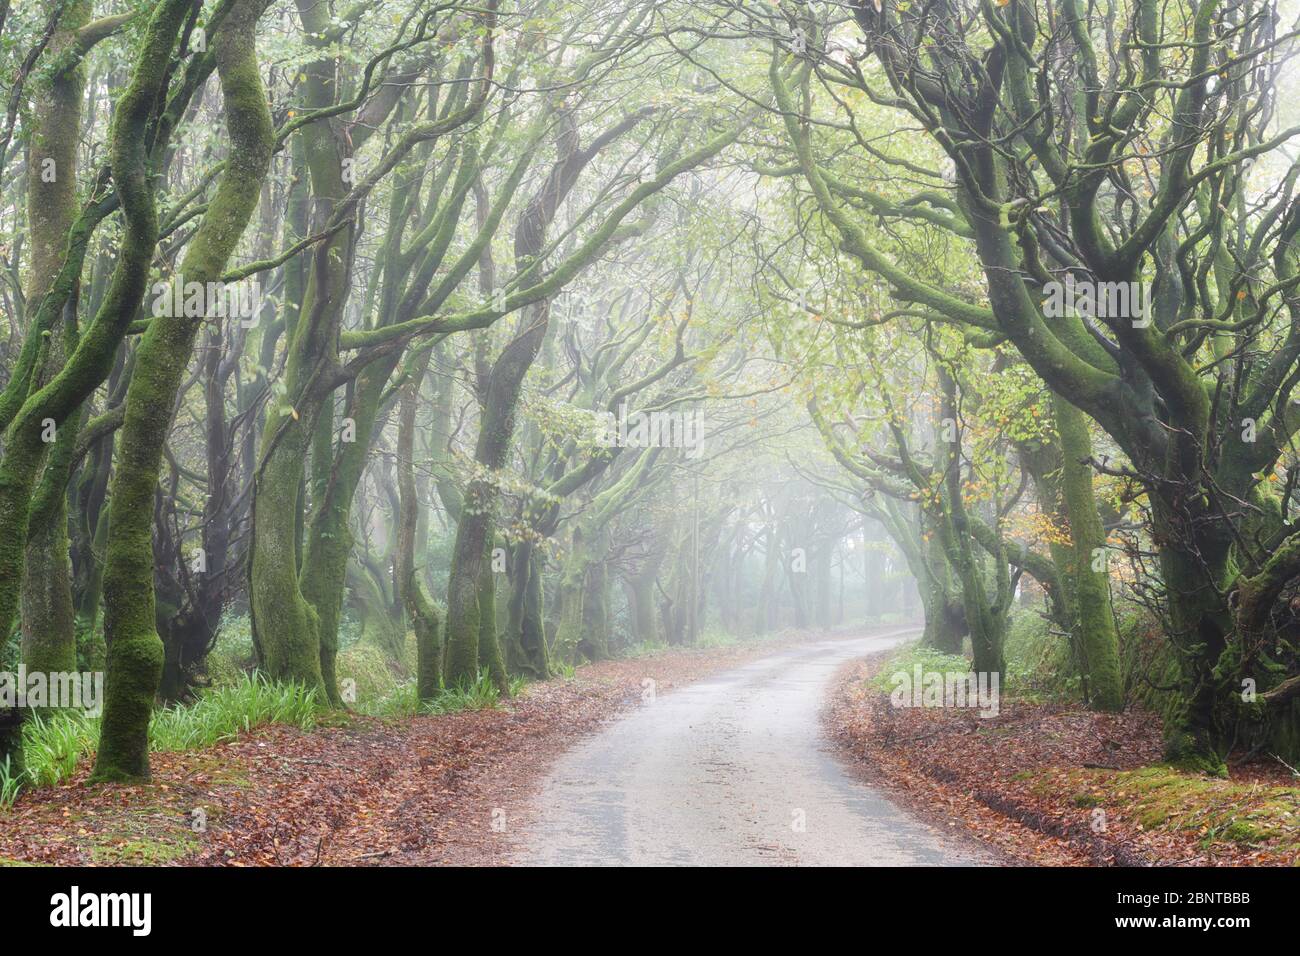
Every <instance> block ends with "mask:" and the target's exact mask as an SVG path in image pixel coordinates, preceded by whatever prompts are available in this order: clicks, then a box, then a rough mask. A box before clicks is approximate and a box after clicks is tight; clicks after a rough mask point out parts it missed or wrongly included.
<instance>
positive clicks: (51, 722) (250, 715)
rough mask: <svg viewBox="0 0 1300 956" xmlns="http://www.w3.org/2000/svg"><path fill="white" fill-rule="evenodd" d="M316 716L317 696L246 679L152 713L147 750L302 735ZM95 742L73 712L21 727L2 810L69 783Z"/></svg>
mask: <svg viewBox="0 0 1300 956" xmlns="http://www.w3.org/2000/svg"><path fill="white" fill-rule="evenodd" d="M318 714H319V707H318V705H317V701H316V692H315V691H314V690H308V689H307V688H305V687H304V686H302V685H301V684H294V683H288V684H282V683H278V682H275V681H269V680H267V679H266V678H265V677H262V676H261V675H254V674H244V675H243V676H242V677H240V678H239V679H238V680H236V682H235V683H233V684H231V685H229V686H223V687H215V688H212V689H210V690H207V691H204V692H203V693H202V695H201V696H200V697H199V698H198V700H196V701H195V702H194V703H192V704H187V705H184V706H177V707H167V708H164V709H162V710H157V711H154V715H153V719H152V720H151V721H150V723H149V745H150V749H152V750H154V751H156V752H166V751H180V750H200V749H202V748H204V747H211V746H213V745H214V744H218V743H221V742H222V741H226V740H231V739H233V738H235V737H236V736H238V735H239V734H240V733H243V732H246V731H249V730H252V729H253V728H254V727H260V726H262V725H263V724H292V725H293V726H295V727H301V728H303V729H304V730H306V729H308V728H310V727H312V726H313V725H314V724H315V722H316V719H317V716H318ZM98 741H99V718H98V717H88V716H86V714H85V713H83V712H81V711H76V710H69V711H61V712H58V713H54V714H50V715H48V716H34V717H32V718H31V719H30V720H28V721H27V722H26V723H25V724H24V725H23V756H24V760H25V763H26V768H25V770H24V772H23V773H21V774H15V773H11V771H10V769H9V764H8V762H7V761H6V763H4V764H3V765H0V806H9V805H11V804H12V803H13V802H14V800H15V799H17V797H18V793H19V792H20V791H21V790H22V789H24V788H26V787H51V786H55V785H57V784H59V783H61V782H62V781H64V780H66V779H68V778H69V777H70V776H72V774H73V773H74V772H75V771H76V769H77V763H78V762H79V761H80V760H81V759H82V758H83V757H86V756H88V755H89V754H91V753H93V752H94V750H95V746H96V744H97V743H98Z"/></svg>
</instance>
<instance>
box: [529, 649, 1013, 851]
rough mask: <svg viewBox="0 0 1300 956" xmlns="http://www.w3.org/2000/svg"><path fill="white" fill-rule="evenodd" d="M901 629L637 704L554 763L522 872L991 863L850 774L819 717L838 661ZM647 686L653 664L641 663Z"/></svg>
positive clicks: (753, 666)
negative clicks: (635, 867)
mask: <svg viewBox="0 0 1300 956" xmlns="http://www.w3.org/2000/svg"><path fill="white" fill-rule="evenodd" d="M915 633H916V631H915V630H914V629H908V630H895V631H885V632H880V633H877V634H875V635H872V636H868V637H861V638H850V639H841V640H827V641H821V642H818V643H814V644H804V645H800V646H798V647H795V648H791V649H788V650H782V651H779V652H775V653H773V654H772V655H770V656H768V657H763V658H761V659H759V660H756V661H753V662H751V663H749V664H746V665H744V666H742V667H737V668H735V669H734V670H729V671H725V672H722V673H720V674H717V675H714V676H712V677H710V678H707V679H705V680H702V681H699V682H697V683H694V684H690V685H688V686H686V687H683V688H681V689H679V690H675V691H673V692H672V693H671V694H666V695H662V696H659V697H658V698H657V699H655V700H654V701H652V702H648V703H644V704H643V705H642V706H641V707H640V708H639V709H638V710H636V711H635V712H633V713H631V714H629V715H628V716H626V717H623V718H620V719H619V720H617V721H615V722H614V723H612V724H610V725H609V726H608V727H606V728H605V729H604V730H602V731H601V732H600V733H598V734H597V735H595V736H594V737H591V738H588V739H587V740H585V741H583V742H581V743H579V744H578V745H577V746H576V747H574V748H573V749H572V750H570V751H568V752H567V753H566V754H564V756H562V757H561V758H560V759H559V760H558V761H557V762H556V764H555V765H554V767H553V768H552V771H551V773H550V775H549V777H548V778H547V780H546V782H545V784H544V786H543V788H542V791H541V794H540V796H539V798H538V801H537V805H536V807H535V809H534V814H533V820H534V822H533V825H532V827H531V828H530V830H529V832H528V834H527V836H526V837H525V841H526V846H525V848H524V849H522V850H521V851H520V852H519V853H518V854H517V855H516V858H515V860H514V862H515V863H517V864H523V865H541V866H547V865H559V866H572V865H585V866H593V865H596V866H600V865H639V866H661V865H713V866H785V865H802V866H869V865H899V864H921V865H972V864H989V863H994V862H995V860H994V858H993V856H992V855H991V854H989V853H987V852H985V851H983V850H982V849H980V848H978V847H976V846H973V845H972V844H971V843H969V842H968V841H966V840H964V839H963V838H961V837H958V836H955V835H953V834H949V833H944V832H942V831H941V830H939V829H937V828H935V827H932V826H930V825H928V824H926V823H923V822H921V821H919V820H917V819H916V818H914V817H912V816H909V815H908V814H907V813H905V812H904V811H903V810H901V809H900V808H899V807H897V806H896V805H894V804H893V803H891V802H890V801H889V800H888V799H887V798H886V797H885V796H884V795H883V794H882V793H880V792H879V791H877V790H873V789H871V788H870V787H867V786H864V785H863V784H861V783H859V782H857V781H855V780H854V779H852V778H851V777H850V776H849V775H848V774H847V773H846V772H845V770H844V768H843V767H841V765H840V763H839V762H838V760H837V759H836V758H835V757H834V756H832V755H831V754H830V753H829V752H828V751H827V750H825V749H823V748H824V747H828V746H829V745H827V744H825V743H824V742H823V740H822V737H821V728H820V723H819V719H818V714H819V711H820V710H821V708H822V705H823V702H824V699H825V695H826V691H827V688H828V684H829V682H830V680H831V679H832V677H833V675H834V673H835V671H836V670H837V669H838V668H839V667H840V666H841V665H842V664H844V663H845V662H846V661H849V660H852V659H854V658H857V657H861V656H863V655H864V654H869V653H871V652H873V651H877V650H880V649H882V648H885V647H888V646H889V645H890V644H894V643H898V642H899V641H902V640H904V639H905V638H907V637H909V636H911V635H914V634H915ZM647 668H648V670H647V675H648V676H649V677H651V678H653V676H654V675H653V661H650V662H647Z"/></svg>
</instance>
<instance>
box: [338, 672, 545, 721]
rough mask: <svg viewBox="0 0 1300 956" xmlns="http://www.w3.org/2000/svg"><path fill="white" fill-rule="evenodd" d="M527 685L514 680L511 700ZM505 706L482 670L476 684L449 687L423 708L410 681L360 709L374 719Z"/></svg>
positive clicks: (424, 704) (511, 684)
mask: <svg viewBox="0 0 1300 956" xmlns="http://www.w3.org/2000/svg"><path fill="white" fill-rule="evenodd" d="M526 684H527V681H526V680H524V678H522V677H514V678H511V680H510V696H511V697H517V696H519V694H520V693H521V692H522V691H523V689H524V687H525V685H526ZM499 706H501V693H500V691H498V690H497V686H496V684H495V683H494V682H493V680H492V678H491V677H490V676H489V675H488V672H487V671H486V670H481V671H479V673H478V677H476V678H475V679H474V682H473V683H471V684H468V685H465V686H459V687H445V688H443V689H442V690H441V691H440V692H439V694H438V696H437V697H435V698H434V699H433V700H431V701H426V702H425V703H423V704H421V703H420V700H419V698H418V696H417V693H416V684H415V681H413V680H412V681H406V682H405V683H403V684H401V685H399V686H398V688H397V690H396V691H394V692H393V693H392V694H390V695H388V696H387V697H385V698H383V699H381V700H380V701H378V702H377V703H375V704H372V705H370V706H368V707H363V708H359V709H360V710H361V711H362V712H363V713H365V714H368V715H369V716H372V717H413V716H415V715H417V714H454V713H457V712H459V711H462V710H492V709H494V708H496V707H499Z"/></svg>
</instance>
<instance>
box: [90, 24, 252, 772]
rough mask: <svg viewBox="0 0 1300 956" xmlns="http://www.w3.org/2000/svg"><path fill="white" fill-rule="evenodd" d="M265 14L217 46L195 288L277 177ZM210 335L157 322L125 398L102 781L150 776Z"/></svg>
mask: <svg viewBox="0 0 1300 956" xmlns="http://www.w3.org/2000/svg"><path fill="white" fill-rule="evenodd" d="M265 6H266V4H265V2H264V0H235V3H234V4H233V6H232V7H231V9H230V12H229V13H228V14H227V17H226V19H225V20H224V21H223V22H222V24H221V28H220V30H219V31H218V32H217V35H216V37H215V38H214V39H213V48H214V55H215V60H216V68H217V72H218V74H219V76H220V78H221V88H222V92H223V94H224V97H225V115H226V126H227V130H228V133H229V136H230V144H231V149H230V157H229V160H228V161H227V166H226V169H225V170H224V171H223V173H222V175H221V178H220V181H219V182H218V185H217V190H216V194H215V195H214V196H213V199H212V201H211V203H209V205H208V210H207V213H206V214H205V216H204V218H203V222H202V224H201V225H200V227H199V229H198V230H197V232H196V233H195V236H194V238H193V239H192V240H191V243H190V246H189V248H188V249H187V251H186V254H185V257H184V259H183V261H182V266H181V277H183V280H184V281H185V282H186V283H189V282H203V283H207V282H217V281H219V280H220V279H221V276H222V273H223V272H224V270H225V268H226V264H227V262H228V261H229V259H230V257H231V255H233V253H234V251H235V248H236V247H237V245H238V244H239V240H240V238H241V237H242V235H243V232H244V229H245V227H246V226H247V225H248V221H249V219H250V217H251V216H252V214H253V210H254V209H255V208H256V207H257V202H258V199H259V197H260V193H261V185H262V180H263V178H264V177H265V176H266V173H267V170H268V168H269V166H270V161H271V150H272V147H273V143H274V137H275V129H274V126H273V124H272V121H271V111H270V108H269V106H268V105H267V100H266V92H265V90H264V89H263V87H262V78H261V75H260V73H259V69H258V63H257V51H256V44H255V39H256V32H257V21H258V19H259V18H260V16H261V14H262V11H263V10H264V9H265ZM177 281H179V277H178V279H177ZM201 324H202V323H201V321H199V320H196V319H194V318H187V317H184V316H167V315H162V316H158V317H155V318H154V319H153V320H152V321H151V323H150V326H149V329H148V331H147V332H146V333H145V336H144V340H143V341H142V342H141V343H140V346H139V349H138V352H137V356H136V363H135V369H134V372H133V374H132V376H131V384H130V386H129V388H128V389H127V397H126V412H125V419H124V423H123V426H122V438H121V444H120V449H119V458H118V464H117V470H116V472H115V473H114V476H113V481H112V486H111V491H110V499H111V501H112V505H111V509H112V510H111V513H110V517H109V533H108V553H107V560H106V564H105V569H104V586H105V602H104V603H105V613H104V627H105V636H106V639H107V642H108V672H107V675H106V681H105V703H104V715H103V722H102V725H101V730H100V742H99V750H98V752H97V755H96V760H95V772H94V776H95V778H96V779H99V780H138V779H145V778H148V776H149V740H148V732H149V716H150V713H151V711H152V709H153V701H154V695H155V694H156V693H157V691H158V685H159V681H160V679H161V676H162V664H163V648H162V642H161V640H160V639H159V637H158V632H157V629H156V622H155V616H154V573H153V567H154V562H153V536H152V530H153V513H154V509H153V499H154V494H155V489H156V488H157V484H158V471H159V466H160V463H161V458H162V449H163V444H164V442H165V441H166V439H167V435H168V432H169V431H170V427H171V420H172V413H173V410H174V407H175V397H176V393H177V391H178V389H179V388H180V386H181V382H182V379H183V378H184V375H185V371H186V368H187V366H188V365H189V360H190V356H191V354H192V352H193V348H194V340H195V337H196V335H197V334H198V331H199V328H200V327H201Z"/></svg>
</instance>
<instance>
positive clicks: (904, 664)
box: [867, 642, 970, 693]
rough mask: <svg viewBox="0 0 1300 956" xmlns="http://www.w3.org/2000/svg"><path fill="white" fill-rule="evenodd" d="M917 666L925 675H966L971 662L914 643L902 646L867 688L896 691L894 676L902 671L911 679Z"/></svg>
mask: <svg viewBox="0 0 1300 956" xmlns="http://www.w3.org/2000/svg"><path fill="white" fill-rule="evenodd" d="M917 664H920V665H921V672H922V673H925V674H929V673H932V672H937V673H943V674H946V673H948V672H949V671H956V672H959V673H963V674H964V673H965V672H967V671H969V670H970V661H968V660H966V658H964V657H962V656H961V655H959V654H944V653H943V652H941V651H936V650H935V649H934V648H932V647H923V646H922V645H921V644H919V643H916V642H912V643H910V644H904V645H902V646H901V647H900V648H899V649H898V650H897V651H896V652H895V653H894V655H893V656H892V657H890V658H889V660H888V661H886V662H885V666H884V667H882V668H880V671H879V672H878V673H877V674H876V676H875V677H872V678H871V679H870V680H869V681H867V686H868V687H869V688H871V689H872V690H879V691H884V692H886V693H888V692H890V691H892V690H893V689H894V686H895V682H894V675H895V674H897V673H899V672H900V671H902V672H904V673H906V674H907V675H908V678H909V679H910V678H911V676H912V673H913V672H914V670H915V668H916V665H917Z"/></svg>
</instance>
